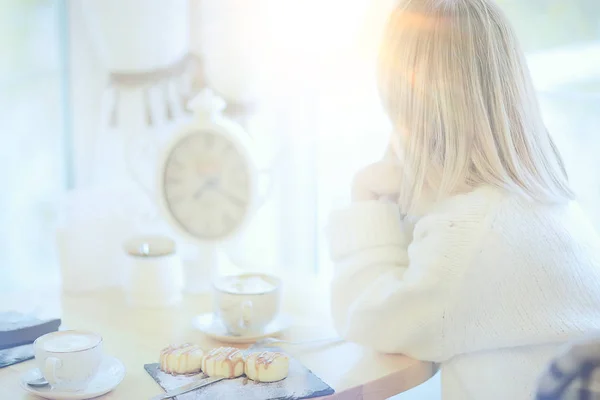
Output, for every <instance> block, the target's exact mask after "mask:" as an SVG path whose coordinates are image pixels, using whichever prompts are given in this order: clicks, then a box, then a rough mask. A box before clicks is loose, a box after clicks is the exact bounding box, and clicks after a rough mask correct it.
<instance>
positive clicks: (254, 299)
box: [213, 274, 281, 336]
mask: <svg viewBox="0 0 600 400" xmlns="http://www.w3.org/2000/svg"><path fill="white" fill-rule="evenodd" d="M213 307H214V314H215V316H216V317H217V318H218V319H220V320H221V322H222V323H223V325H224V326H225V328H226V329H227V330H228V332H229V333H230V334H232V335H236V336H240V335H254V334H261V333H263V332H264V329H265V328H266V326H267V325H268V324H269V323H271V322H272V321H273V320H274V319H275V318H276V317H277V315H278V314H279V310H280V307H281V280H280V279H279V278H277V277H275V276H272V275H267V274H241V275H230V276H224V277H221V278H219V279H217V280H216V281H215V282H214V284H213Z"/></svg>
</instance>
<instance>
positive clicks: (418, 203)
mask: <svg viewBox="0 0 600 400" xmlns="http://www.w3.org/2000/svg"><path fill="white" fill-rule="evenodd" d="M379 78H380V79H379V81H380V82H379V83H380V91H381V97H382V100H383V104H384V106H385V108H386V111H387V113H388V115H389V118H390V120H391V122H392V123H393V126H394V128H395V131H394V134H393V135H392V140H391V143H392V147H391V148H392V150H393V151H392V152H391V154H392V155H393V157H392V159H391V160H390V159H389V158H388V159H386V160H385V161H382V162H381V163H378V164H375V165H371V166H369V167H368V168H366V169H365V170H363V171H361V172H359V173H358V174H357V176H356V178H355V181H354V184H353V185H354V186H353V188H352V194H353V198H354V202H353V204H352V205H351V206H350V207H348V208H346V209H342V210H338V211H336V212H334V213H333V214H332V216H331V219H330V224H329V237H330V248H331V254H332V258H333V259H334V261H335V263H336V272H335V277H334V281H333V286H332V296H333V298H332V314H333V317H334V320H335V324H336V327H337V329H338V331H339V332H340V334H341V335H343V336H344V337H345V338H347V339H348V340H350V341H354V342H357V343H360V344H362V345H365V346H369V347H371V348H374V349H376V350H378V351H381V352H386V353H403V354H406V355H409V356H411V357H414V358H417V359H420V360H427V361H433V362H437V363H441V368H442V393H443V398H444V399H445V400H470V399H473V400H496V399H497V400H521V399H532V398H534V396H535V387H536V380H537V378H538V376H539V375H540V374H541V373H542V371H543V370H544V367H545V366H546V365H547V364H548V363H549V362H550V360H551V358H552V357H553V356H554V355H555V354H556V351H557V349H558V348H559V346H560V345H561V344H563V343H564V342H566V341H567V340H571V339H574V338H578V337H579V336H581V335H584V334H587V333H589V332H592V331H594V330H598V329H600V241H599V239H598V237H597V235H596V233H595V232H594V230H593V228H592V227H591V226H590V224H589V223H588V220H587V218H586V216H585V215H583V214H582V212H581V211H580V209H579V207H578V205H577V204H576V202H574V200H573V194H572V193H571V190H570V189H569V183H568V180H567V176H566V174H565V170H564V167H563V165H562V161H561V158H560V155H559V154H558V152H557V151H556V148H555V146H554V144H553V143H552V139H551V138H550V136H549V135H548V132H547V131H546V129H545V127H544V124H543V122H542V119H541V117H540V112H539V109H538V104H537V101H536V96H535V93H534V89H533V87H532V83H531V79H530V76H529V72H528V70H527V66H526V63H525V59H524V56H523V54H522V52H521V50H520V49H519V45H518V43H517V39H516V37H515V34H514V32H513V30H512V28H511V27H510V25H509V23H508V22H507V20H506V18H505V16H504V15H503V14H502V12H501V11H500V10H499V9H498V7H497V6H496V5H495V4H494V3H492V1H491V0H412V1H401V2H400V4H399V5H398V6H397V8H396V9H395V10H394V11H393V13H392V15H391V18H390V20H389V23H388V26H387V28H386V30H385V33H384V37H383V44H382V48H381V54H380V60H379ZM390 196H392V198H393V199H394V200H395V199H397V201H394V202H390V201H389V199H390Z"/></svg>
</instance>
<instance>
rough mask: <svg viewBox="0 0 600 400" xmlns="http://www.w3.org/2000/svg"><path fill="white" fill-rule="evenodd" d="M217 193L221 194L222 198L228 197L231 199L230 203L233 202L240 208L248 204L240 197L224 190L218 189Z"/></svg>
mask: <svg viewBox="0 0 600 400" xmlns="http://www.w3.org/2000/svg"><path fill="white" fill-rule="evenodd" d="M215 191H216V192H217V193H219V194H220V195H221V196H223V197H227V198H228V199H229V201H231V202H232V203H234V204H236V205H237V206H239V207H243V206H245V205H246V202H245V201H244V200H242V199H240V198H239V197H237V196H235V195H233V194H231V193H229V192H227V191H224V190H223V189H222V188H216V189H215Z"/></svg>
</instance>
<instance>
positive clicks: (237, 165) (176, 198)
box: [161, 130, 251, 240]
mask: <svg viewBox="0 0 600 400" xmlns="http://www.w3.org/2000/svg"><path fill="white" fill-rule="evenodd" d="M161 187H162V190H163V193H162V196H163V197H164V200H165V204H166V206H167V208H168V210H169V213H170V214H171V216H172V218H173V219H174V220H175V222H176V223H177V224H178V225H179V227H180V228H182V229H183V230H185V231H187V232H188V233H189V234H191V235H192V236H194V237H196V238H199V239H205V240H211V239H220V238H223V237H225V236H227V235H229V234H231V233H232V232H233V231H235V230H236V229H237V228H238V227H239V226H240V225H241V224H242V222H243V221H244V219H245V217H246V215H247V214H248V212H249V208H250V200H251V186H250V170H249V165H248V161H247V159H246V157H245V156H244V155H243V154H241V153H240V152H239V151H238V150H237V147H236V146H235V145H234V143H233V142H232V141H231V140H229V139H228V138H227V137H226V136H224V135H222V134H219V133H217V132H214V131H209V130H198V131H194V132H192V133H190V134H188V135H185V136H184V137H183V138H182V139H181V140H180V141H178V142H177V143H176V144H175V146H174V147H172V148H171V151H170V153H169V154H168V155H167V158H166V162H165V164H164V169H163V176H162V185H161Z"/></svg>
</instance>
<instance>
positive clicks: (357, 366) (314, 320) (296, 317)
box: [0, 285, 436, 400]
mask: <svg viewBox="0 0 600 400" xmlns="http://www.w3.org/2000/svg"><path fill="white" fill-rule="evenodd" d="M298 286H302V285H293V286H292V285H288V286H286V290H285V291H284V300H283V310H284V312H286V313H287V314H288V315H290V316H291V317H292V318H293V321H294V323H293V327H292V328H291V329H290V330H289V331H288V332H286V333H285V334H284V336H283V338H285V339H290V340H310V339H320V338H324V337H330V336H334V335H335V333H334V331H333V328H332V327H331V323H330V321H329V318H328V317H327V314H328V307H327V306H324V305H323V302H322V299H323V297H320V296H318V295H315V294H314V293H313V292H312V291H313V290H312V288H311V291H306V290H301V289H298ZM288 288H289V289H288ZM294 288H295V289H294ZM0 304H1V305H2V309H4V310H16V311H25V312H31V311H35V312H36V314H38V315H42V316H57V315H59V316H60V317H61V318H62V320H63V326H65V327H68V328H69V329H86V330H92V331H96V332H98V333H100V334H101V335H102V336H103V338H104V349H105V352H106V353H107V354H109V355H112V356H115V357H117V358H119V359H120V360H121V361H122V362H123V364H124V365H125V368H126V370H127V373H126V376H125V379H124V380H123V382H122V383H121V384H120V385H119V386H118V387H117V388H116V389H115V390H114V391H112V392H110V393H108V394H106V395H104V396H102V397H100V398H99V399H101V400H117V399H119V400H132V399H136V400H137V399H148V398H150V397H152V396H154V395H156V394H159V393H160V392H161V390H162V389H161V388H160V387H159V386H158V384H157V383H156V382H155V381H154V380H153V379H152V378H151V377H150V376H149V375H148V374H147V373H146V371H145V370H144V368H143V365H144V364H147V363H152V362H157V361H158V355H159V351H160V349H162V348H163V347H165V346H167V345H169V344H172V343H173V344H176V343H185V342H191V343H197V344H199V345H200V346H202V347H203V348H205V349H210V348H213V347H218V346H222V345H223V343H220V342H217V341H215V340H212V339H210V338H208V337H206V336H204V335H203V334H202V333H201V332H199V331H196V330H194V328H193V327H192V325H191V320H192V318H193V317H194V316H196V315H198V314H201V313H203V312H208V311H209V310H210V308H211V301H210V296H209V295H186V296H185V298H184V300H183V302H182V303H180V304H179V305H177V306H175V307H172V308H166V309H140V308H131V307H128V306H127V304H126V302H125V297H124V295H123V294H122V292H121V291H119V290H107V291H102V292H96V293H92V294H86V295H64V294H61V292H60V290H59V289H58V288H56V289H51V288H50V289H48V290H46V291H44V293H39V292H37V293H27V292H14V293H4V294H0ZM234 346H235V345H234ZM236 347H243V346H236ZM289 353H290V354H291V355H293V356H294V357H295V358H296V359H298V360H299V361H300V362H302V363H303V364H304V365H306V366H307V367H308V368H309V369H311V370H312V371H313V372H314V373H315V374H316V375H317V376H319V377H320V378H321V379H323V381H325V382H326V383H327V384H329V385H330V386H331V387H333V388H334V389H335V391H336V393H335V394H334V395H332V396H329V397H327V398H328V399H349V400H357V399H372V400H376V399H385V398H387V397H390V396H393V395H395V394H398V393H401V392H404V391H406V390H408V389H411V388H413V387H415V386H417V385H419V384H421V383H422V382H424V381H426V380H427V379H429V378H430V377H431V376H433V374H434V373H435V372H436V368H435V366H434V365H432V364H430V363H425V362H420V361H416V360H413V359H411V358H408V357H405V356H401V355H384V354H378V353H376V352H374V351H371V350H369V349H366V348H363V347H361V346H358V345H356V344H353V343H338V344H335V345H329V346H322V347H315V348H309V349H305V350H303V351H301V352H299V351H297V350H296V351H294V350H292V349H290V351H289ZM34 367H35V365H34V362H33V360H31V361H27V362H23V363H20V364H16V365H13V366H10V367H7V368H3V369H0V399H3V400H4V399H6V400H8V399H10V400H34V399H37V397H35V396H33V395H30V394H28V393H26V392H25V391H24V390H23V389H22V388H21V387H20V386H19V377H20V375H21V374H22V373H24V372H25V371H28V370H30V369H32V368H34Z"/></svg>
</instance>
